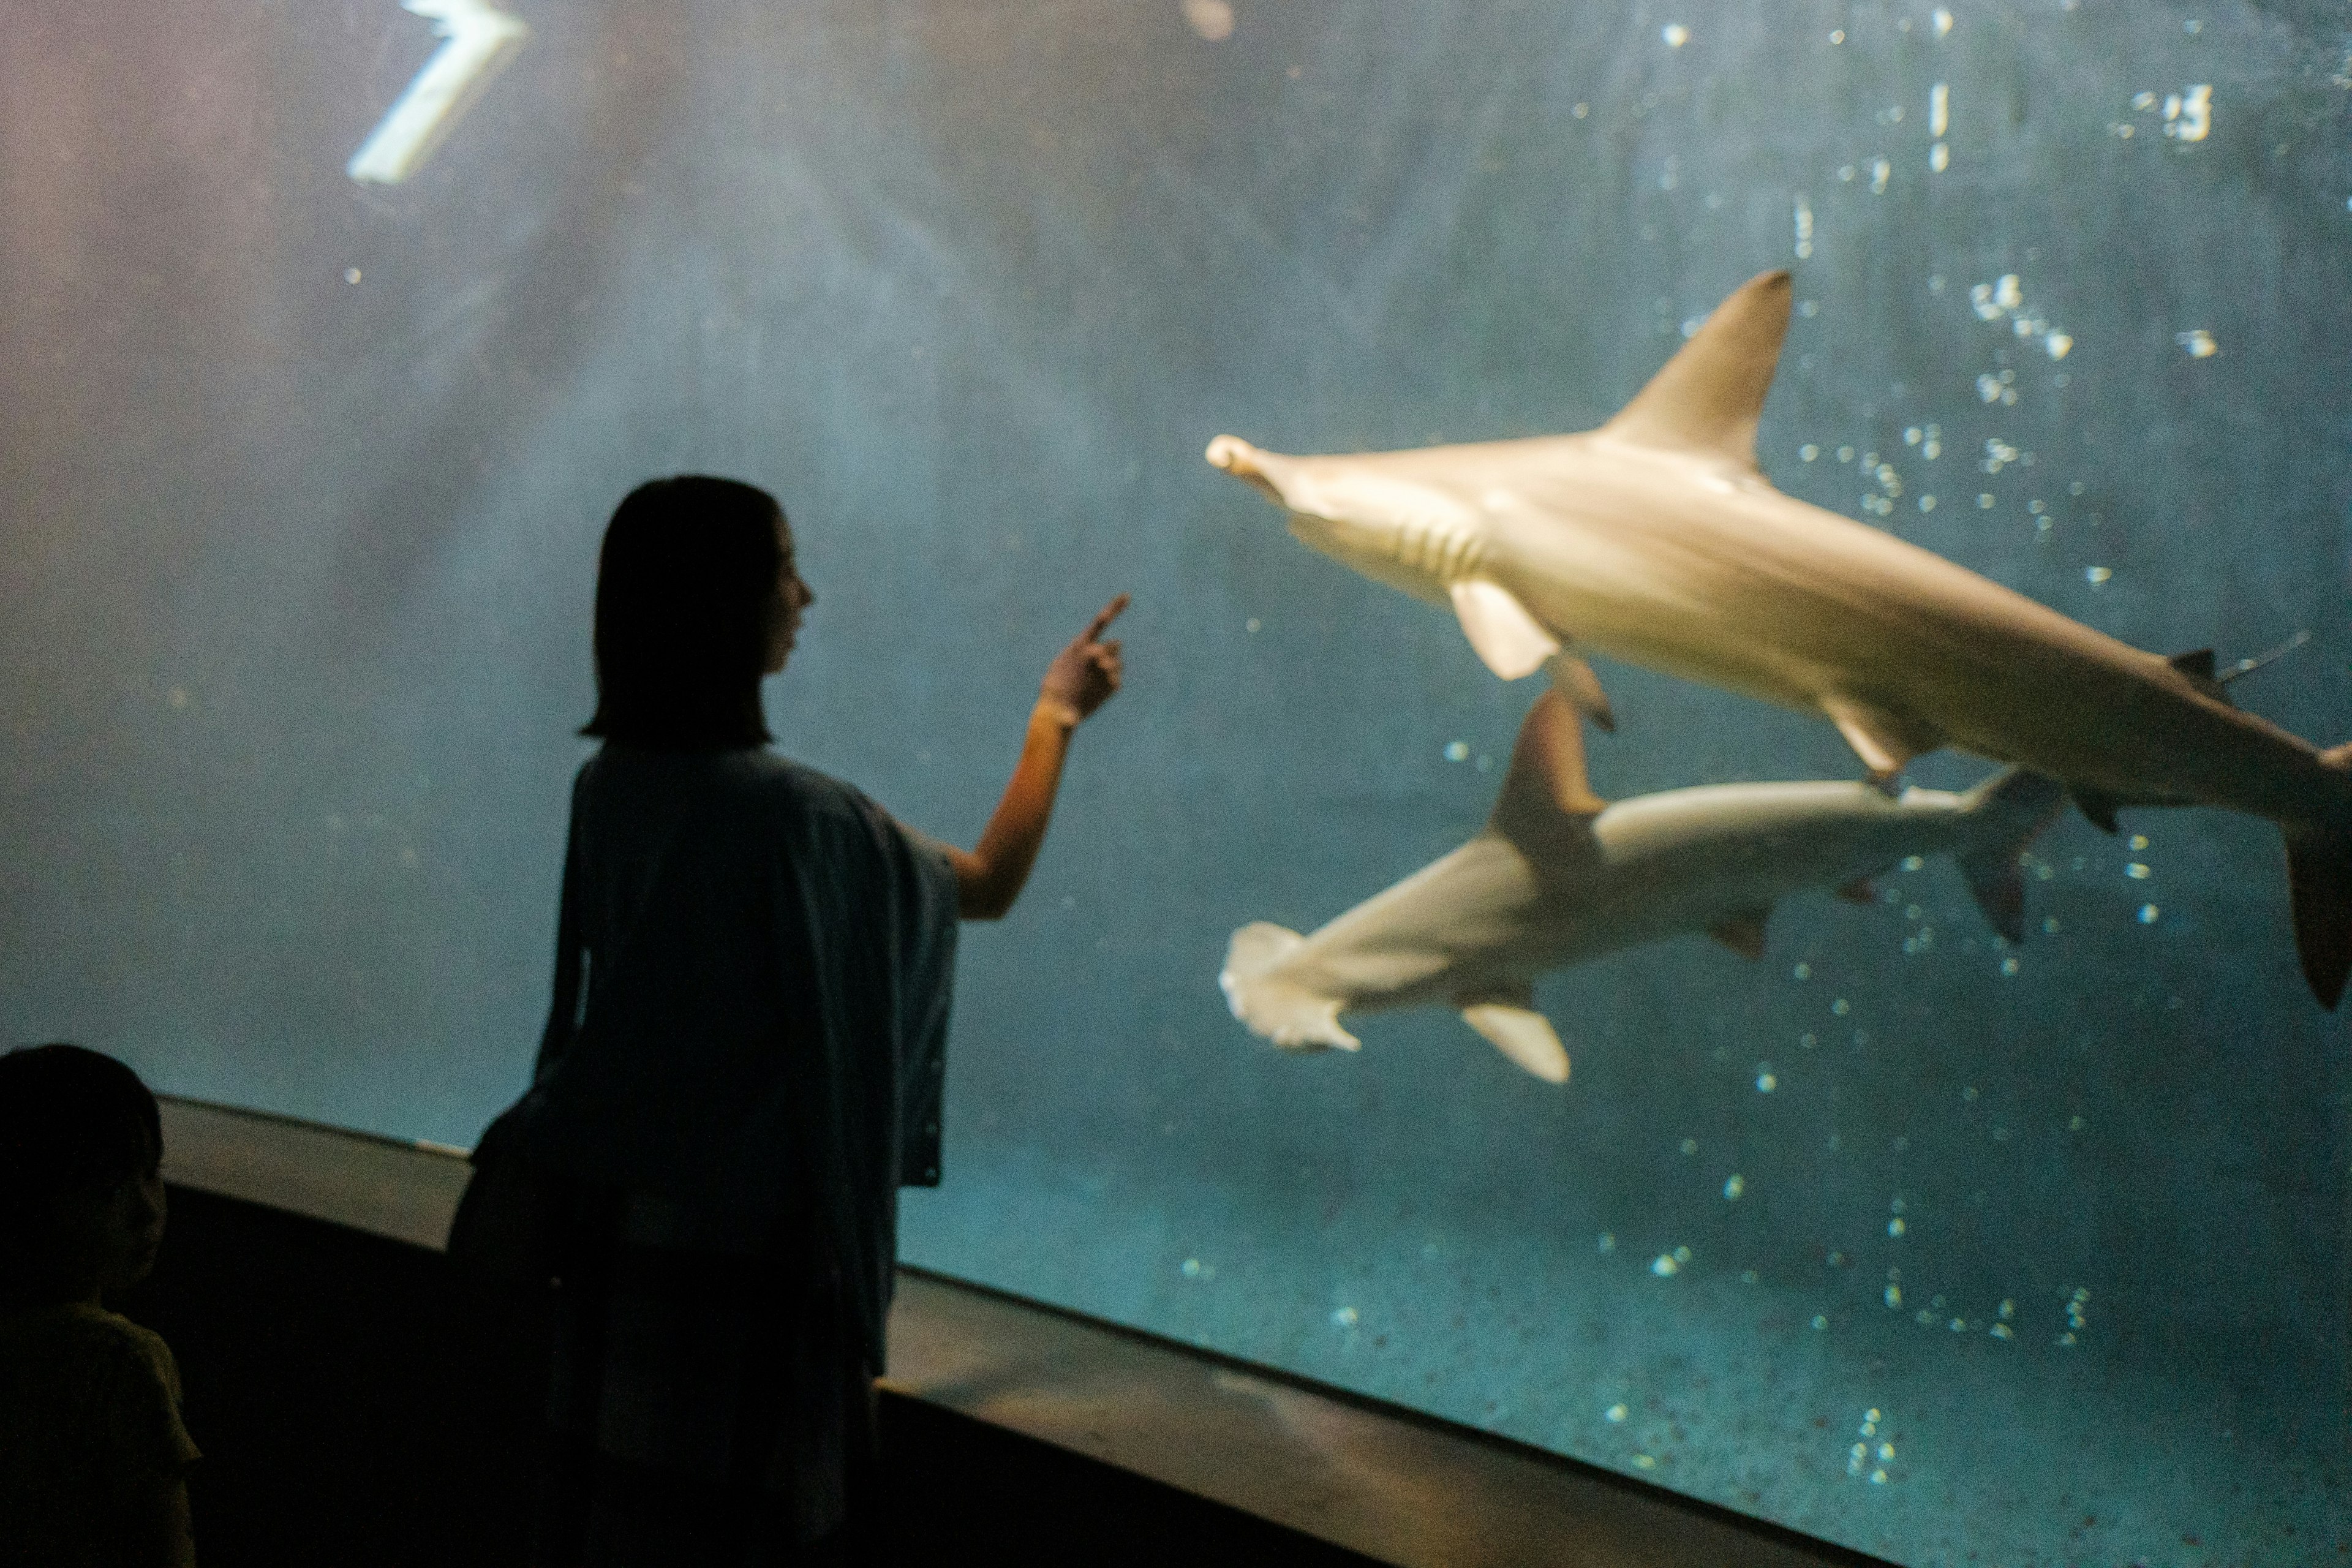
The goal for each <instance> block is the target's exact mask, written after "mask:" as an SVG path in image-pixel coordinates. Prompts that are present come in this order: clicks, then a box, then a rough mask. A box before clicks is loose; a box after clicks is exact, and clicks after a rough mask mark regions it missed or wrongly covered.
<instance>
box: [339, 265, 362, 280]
mask: <svg viewBox="0 0 2352 1568" xmlns="http://www.w3.org/2000/svg"><path fill="white" fill-rule="evenodd" d="M359 280H360V269H359V268H356V267H346V268H343V281H344V282H346V283H356V282H358V281H359Z"/></svg>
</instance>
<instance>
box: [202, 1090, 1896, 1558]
mask: <svg viewBox="0 0 2352 1568" xmlns="http://www.w3.org/2000/svg"><path fill="white" fill-rule="evenodd" d="M163 1119H164V1143H165V1145H166V1147H167V1149H168V1150H169V1154H168V1157H167V1158H166V1160H165V1162H164V1174H165V1176H166V1178H167V1179H168V1180H170V1181H171V1182H172V1183H173V1184H176V1185H180V1186H184V1187H189V1188H194V1189H195V1190H197V1191H201V1192H206V1193H212V1194H218V1195H221V1196H225V1197H230V1198H238V1199H243V1200H245V1201H247V1202H249V1203H256V1204H261V1205H268V1206H269V1207H272V1208H277V1209H281V1210H286V1211H289V1212H291V1213H294V1214H299V1215H305V1216H308V1217H310V1218H312V1219H318V1220H324V1221H327V1222H329V1223H331V1224H334V1225H338V1226H346V1227H349V1228H352V1229H355V1230H359V1231H363V1232H368V1233H371V1234H373V1235H376V1236H380V1237H387V1238H389V1239H392V1240H394V1241H398V1242H404V1243H407V1244H409V1245H411V1246H415V1247H425V1248H430V1249H436V1250H437V1249H438V1248H439V1247H440V1246H441V1243H442V1238H443V1237H445V1236H446V1234H447V1231H448V1226H449V1216H450V1215H451V1214H452V1213H453V1212H455V1210H456V1207H457V1196H458V1194H459V1193H461V1192H462V1191H463V1190H464V1188H465V1184H466V1176H467V1169H468V1167H467V1164H466V1162H465V1158H464V1155H465V1152H464V1151H463V1150H459V1149H452V1148H448V1147H446V1146H445V1145H440V1144H431V1143H415V1142H403V1141H401V1140H398V1139H391V1138H381V1137H374V1136H371V1135H368V1134H363V1133H355V1132H348V1131H340V1130H337V1129H334V1128H329V1127H321V1126H319V1125H317V1124H315V1123H311V1122H304V1121H293V1120H291V1119H289V1118H285V1117H278V1116H271V1115H267V1114H263V1113H260V1112H256V1111H248V1110H236V1109H233V1108H230V1107H226V1106H218V1105H210V1104H205V1103H203V1102H201V1101H196V1100H176V1099H166V1100H164V1101H163ZM890 1343H891V1373H890V1376H889V1378H888V1379H887V1382H886V1384H885V1388H886V1390H887V1391H888V1392H890V1393H893V1394H897V1395H898V1396H900V1397H903V1398H906V1399H909V1400H912V1401H916V1402H918V1403H919V1404H922V1405H932V1406H936V1407H939V1408H940V1409H943V1410H948V1411H952V1412H955V1413H956V1414H958V1415H962V1416H966V1417H968V1418H970V1419H972V1420H976V1421H979V1422H982V1423H984V1424H986V1425H988V1426H993V1427H997V1428H1001V1429H1003V1430H1006V1431H1010V1432H1014V1433H1018V1434H1021V1435H1022V1436H1026V1437H1029V1438H1033V1439H1036V1440H1039V1441H1042V1442H1045V1443H1047V1444H1050V1445H1053V1446H1054V1447H1059V1448H1062V1449H1066V1450H1068V1451H1071V1452H1074V1453H1077V1454H1081V1455H1085V1456H1087V1458H1093V1459H1096V1460H1099V1461H1101V1462H1103V1463H1106V1464H1108V1465H1111V1466H1115V1467H1117V1468H1120V1469H1123V1470H1127V1471H1129V1472H1132V1473H1134V1474H1138V1475H1141V1476H1144V1477H1147V1478H1150V1479H1153V1480H1156V1481H1159V1482H1161V1483H1164V1484H1166V1485H1169V1486H1173V1487H1176V1488H1179V1489H1182V1490H1184V1491H1187V1492H1191V1493H1193V1494H1195V1495H1197V1496H1200V1497H1203V1498H1207V1499H1210V1500H1213V1501H1215V1502H1218V1503H1222V1504H1224V1505H1227V1506H1229V1507H1232V1508H1234V1509H1237V1510H1242V1511H1243V1512H1244V1513H1248V1514H1252V1515H1255V1516H1256V1517H1258V1518H1261V1519H1265V1520H1267V1521H1271V1522H1273V1523H1276V1524H1278V1525H1281V1526H1285V1527H1286V1528H1288V1529H1291V1530H1295V1531H1300V1532H1301V1533H1304V1534H1306V1535H1309V1536H1313V1537H1316V1538H1318V1539H1319V1540H1322V1541H1326V1542H1331V1543H1332V1544H1334V1545H1336V1546H1339V1547H1342V1548H1345V1549H1347V1550H1349V1551H1352V1552H1360V1553H1363V1554H1364V1555H1366V1556H1369V1557H1371V1558H1375V1559H1378V1560H1380V1561H1381V1562H1386V1563H1397V1564H1402V1565H1407V1568H1424V1565H1425V1568H1440V1565H1443V1568H1488V1565H1491V1568H1528V1565H1531V1564H1538V1563H1559V1564H1563V1565H1568V1568H1821V1565H1823V1564H1838V1565H1842V1568H1843V1565H1855V1564H1869V1563H1876V1562H1878V1560H1877V1559H1875V1558H1871V1557H1866V1556H1864V1555H1862V1554H1860V1553H1857V1552H1848V1551H1845V1550H1843V1549H1842V1548H1839V1547H1835V1546H1832V1545H1829V1544H1827V1543H1825V1542H1817V1541H1814V1540H1811V1539H1810V1538H1808V1537H1805V1536H1801V1535H1799V1534H1797V1533H1795V1532H1793V1531H1785V1530H1781V1529H1779V1528H1777V1527H1774V1526H1771V1525H1767V1524H1762V1523H1759V1522H1758V1521H1753V1520H1750V1519H1748V1518H1746V1517H1744V1516H1742V1515H1739V1514H1737V1513H1733V1512H1731V1511H1729V1510H1722V1509H1717V1508H1713V1507H1710V1506H1708V1505H1706V1504H1702V1503H1696V1502H1692V1501H1690V1500H1686V1499H1684V1498H1680V1497H1677V1496H1675V1494H1673V1493H1671V1492H1668V1491H1665V1490H1664V1489H1659V1488H1656V1487H1652V1486H1648V1485H1645V1484H1643V1483H1642V1482H1640V1481H1636V1480H1633V1479H1628V1478H1625V1477H1622V1476H1619V1475H1616V1474H1614V1473H1613V1472H1611V1471H1607V1470H1602V1469H1600V1468H1595V1467H1592V1466H1589V1465H1582V1464H1579V1463H1577V1462H1575V1461H1574V1460H1570V1459H1565V1458H1560V1457H1559V1456H1558V1455H1555V1454H1551V1453H1548V1452H1546V1451H1544V1450H1542V1449H1538V1448H1532V1447H1526V1446H1523V1445H1520V1444H1516V1443H1511V1442H1507V1441H1506V1440H1504V1439H1501V1438H1497V1437H1495V1436H1490V1435H1488V1434H1486V1433H1482V1432H1478V1431H1475V1430H1473V1429H1471V1428H1467V1427H1463V1426H1454V1425H1451V1424H1449V1423H1445V1422H1442V1421H1437V1420H1434V1419H1432V1418H1429V1417H1426V1416H1423V1415H1417V1414H1414V1413H1412V1412H1409V1411H1406V1410H1403V1409H1401V1408H1399V1407H1397V1406H1393V1405H1381V1404H1379V1403H1378V1402H1375V1401H1371V1400H1367V1399H1361V1398H1358V1397H1355V1396H1353V1395H1349V1394H1342V1393H1339V1392H1337V1391H1335V1390H1332V1389H1328V1388H1325V1387H1321V1386H1318V1385H1317V1384H1309V1383H1307V1382H1305V1381H1303V1380H1301V1379H1298V1378H1295V1377H1292V1376H1290V1375H1288V1374H1286V1373H1280V1372H1276V1371H1273V1370H1270V1369H1268V1368H1265V1367H1259V1366H1253V1365H1251V1364H1248V1363H1243V1362H1238V1361H1234V1360H1231V1359H1229V1358H1226V1357H1222V1356H1217V1355H1213V1354H1211V1353H1208V1352H1202V1351H1197V1350H1194V1349H1192V1347H1190V1346H1186V1345H1181V1344H1177V1343H1175V1342H1171V1341H1168V1340H1163V1339H1159V1338H1155V1337H1153V1336H1151V1335H1149V1334H1144V1333H1140V1332H1137V1331H1132V1330H1128V1329H1123V1328H1119V1327H1117V1326H1115V1325H1111V1324H1108V1323H1104V1322H1101V1321H1097V1320H1094V1319H1089V1318H1085V1317H1081V1316H1079V1315H1078V1314H1076V1313H1072V1312H1066V1311H1062V1310H1057V1309H1055V1308H1052V1307H1046V1306H1042V1305H1040V1304H1038V1303H1036V1302H1034V1301H1029V1300H1023V1299H1021V1298H1018V1297H1013V1296H1008V1295H1004V1294H1003V1293H1000V1292H998V1291H994V1290H989V1289H982V1288H980V1287H977V1286H973V1285H969V1284H965V1283H962V1282H961V1281H958V1280H954V1279H947V1278H944V1277H942V1276H939V1275H935V1274H931V1273H928V1272H926V1271H924V1270H921V1269H913V1268H902V1269H901V1270H900V1271H899V1288H898V1306H897V1308H896V1310H894V1312H893V1314H892V1317H891V1326H890Z"/></svg>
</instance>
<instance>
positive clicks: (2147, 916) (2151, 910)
mask: <svg viewBox="0 0 2352 1568" xmlns="http://www.w3.org/2000/svg"><path fill="white" fill-rule="evenodd" d="M2162 912H2163V911H2162V910H2158V908H2157V907H2156V906H2155V905H2154V904H2142V905H2141V906H2140V907H2139V923H2140V924H2142V925H2144V926H2152V925H2154V924H2155V923H2156V917H2157V916H2158V915H2159V914H2161V913H2162Z"/></svg>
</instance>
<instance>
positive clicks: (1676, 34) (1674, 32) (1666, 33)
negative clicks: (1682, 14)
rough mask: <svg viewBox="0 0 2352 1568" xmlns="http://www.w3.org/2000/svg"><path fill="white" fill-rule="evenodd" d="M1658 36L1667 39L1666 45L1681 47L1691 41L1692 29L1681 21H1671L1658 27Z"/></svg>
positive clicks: (1674, 47) (1671, 47) (1672, 47)
mask: <svg viewBox="0 0 2352 1568" xmlns="http://www.w3.org/2000/svg"><path fill="white" fill-rule="evenodd" d="M1658 37H1662V38H1664V39H1665V41H1666V47H1668V48H1670V49H1679V48H1681V47H1683V46H1684V45H1685V44H1687V43H1689V42H1690V29H1689V28H1688V27H1685V26H1683V25H1682V24H1681V23H1680V22H1669V23H1667V24H1666V25H1665V26H1663V27H1661V28H1659V29H1658Z"/></svg>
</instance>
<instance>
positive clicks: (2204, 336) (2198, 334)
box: [2172, 327, 2221, 359]
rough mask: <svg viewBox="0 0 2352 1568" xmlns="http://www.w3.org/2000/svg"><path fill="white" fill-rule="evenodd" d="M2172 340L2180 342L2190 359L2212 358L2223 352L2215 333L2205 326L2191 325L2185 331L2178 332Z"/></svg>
mask: <svg viewBox="0 0 2352 1568" xmlns="http://www.w3.org/2000/svg"><path fill="white" fill-rule="evenodd" d="M2172 341H2173V342H2177V343H2179V345H2180V347H2181V350H2182V352H2184V353H2187V354H2188V355H2189V358H2190V359H2211V358H2212V357H2213V356H2214V355H2215V354H2217V353H2221V344H2219V343H2217V342H2214V341H2213V334H2212V333H2211V332H2210V331H2206V330H2205V329H2204V328H2203V327H2191V328H2190V329H2189V331H2185V332H2177V333H2175V334H2174V335H2173V340H2172Z"/></svg>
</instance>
